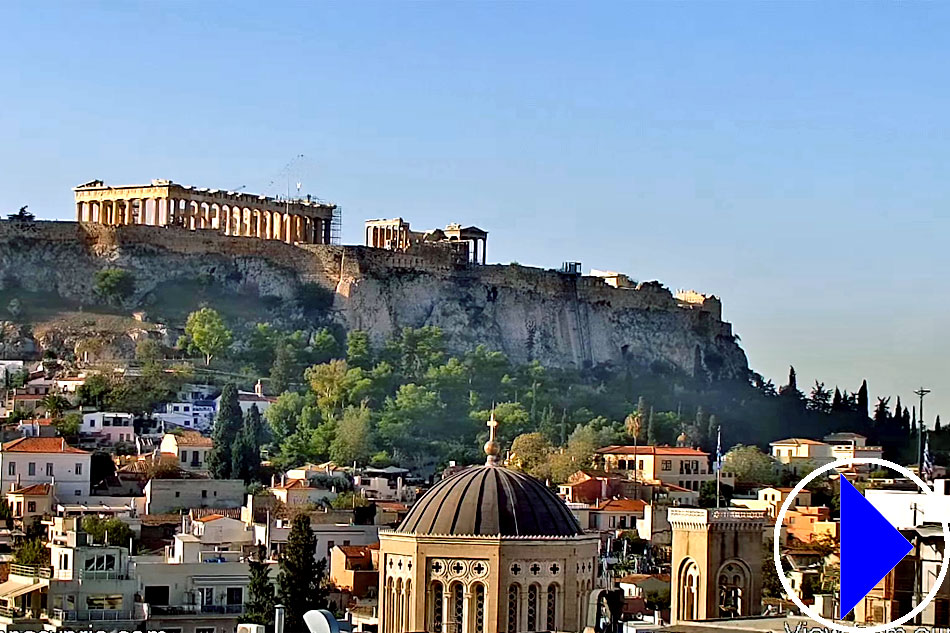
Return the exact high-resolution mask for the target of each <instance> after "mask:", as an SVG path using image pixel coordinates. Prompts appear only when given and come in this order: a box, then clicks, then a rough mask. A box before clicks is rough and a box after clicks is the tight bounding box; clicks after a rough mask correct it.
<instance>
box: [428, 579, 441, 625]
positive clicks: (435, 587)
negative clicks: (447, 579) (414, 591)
mask: <svg viewBox="0 0 950 633" xmlns="http://www.w3.org/2000/svg"><path fill="white" fill-rule="evenodd" d="M442 594H443V588H442V583H441V582H439V581H438V580H433V581H432V586H431V587H430V588H429V608H428V613H429V630H430V631H432V633H442V617H443V615H442Z"/></svg>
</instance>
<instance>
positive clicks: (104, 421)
mask: <svg viewBox="0 0 950 633" xmlns="http://www.w3.org/2000/svg"><path fill="white" fill-rule="evenodd" d="M102 426H112V420H110V419H109V418H102Z"/></svg>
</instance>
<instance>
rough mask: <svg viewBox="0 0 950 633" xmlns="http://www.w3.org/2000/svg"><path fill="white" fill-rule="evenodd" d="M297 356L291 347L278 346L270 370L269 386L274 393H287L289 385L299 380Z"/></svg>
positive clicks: (285, 345)
mask: <svg viewBox="0 0 950 633" xmlns="http://www.w3.org/2000/svg"><path fill="white" fill-rule="evenodd" d="M299 377H300V374H299V373H298V371H297V355H296V354H295V353H294V348H293V346H292V345H290V344H289V343H288V344H283V345H278V347H277V354H276V355H275V356H274V364H273V365H271V368H270V386H271V389H273V390H274V392H276V393H283V392H284V391H287V389H288V388H289V387H290V385H291V383H292V382H294V381H295V380H297V379H299Z"/></svg>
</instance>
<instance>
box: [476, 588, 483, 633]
mask: <svg viewBox="0 0 950 633" xmlns="http://www.w3.org/2000/svg"><path fill="white" fill-rule="evenodd" d="M474 619H475V633H485V585H483V584H481V583H478V584H476V585H475V618H474Z"/></svg>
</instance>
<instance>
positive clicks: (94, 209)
mask: <svg viewBox="0 0 950 633" xmlns="http://www.w3.org/2000/svg"><path fill="white" fill-rule="evenodd" d="M73 191H74V192H75V195H76V219H77V220H78V221H79V222H96V223H99V224H105V225H108V226H123V225H128V224H144V225H148V226H180V227H183V228H186V229H191V230H212V231H218V232H221V233H224V234H225V235H234V236H241V237H258V238H262V239H268V240H280V241H283V242H287V243H288V244H293V243H303V244H329V243H330V235H331V224H332V221H333V217H334V212H335V211H336V209H337V207H336V205H334V204H328V203H326V202H320V201H317V200H311V199H310V198H309V197H308V198H286V199H279V198H271V197H268V196H258V195H254V194H250V193H240V192H234V191H221V190H219V189H198V188H195V187H188V186H185V185H179V184H177V183H174V182H172V181H170V180H153V181H152V182H151V184H148V185H124V186H116V187H113V186H109V185H106V184H105V183H104V182H103V181H101V180H93V181H92V182H87V183H86V184H84V185H80V186H78V187H76V188H75V189H74V190H73Z"/></svg>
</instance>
